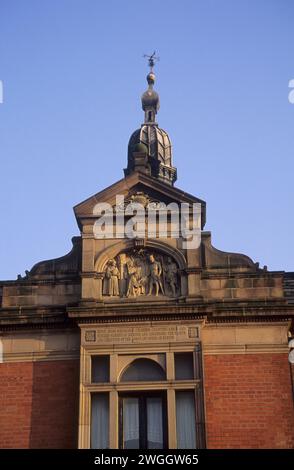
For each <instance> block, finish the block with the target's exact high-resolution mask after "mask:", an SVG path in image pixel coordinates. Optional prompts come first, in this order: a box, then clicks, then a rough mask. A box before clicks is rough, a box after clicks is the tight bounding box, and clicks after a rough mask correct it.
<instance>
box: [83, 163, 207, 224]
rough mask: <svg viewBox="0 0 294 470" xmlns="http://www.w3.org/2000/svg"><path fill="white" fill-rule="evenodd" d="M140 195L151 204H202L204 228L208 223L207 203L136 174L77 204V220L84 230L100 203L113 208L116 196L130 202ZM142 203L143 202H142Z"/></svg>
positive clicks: (153, 179) (148, 177) (150, 178)
mask: <svg viewBox="0 0 294 470" xmlns="http://www.w3.org/2000/svg"><path fill="white" fill-rule="evenodd" d="M138 194H143V195H145V196H146V197H147V200H148V202H150V203H155V204H156V203H160V202H163V203H165V204H169V203H171V202H176V203H178V204H181V203H188V204H193V203H198V204H201V221H202V228H203V227H204V225H205V222H206V202H205V201H203V200H201V199H199V198H196V197H195V196H192V195H191V194H189V193H186V192H184V191H182V190H180V189H178V188H175V187H171V186H168V185H166V184H164V183H161V182H160V181H158V180H157V179H155V178H153V177H150V176H147V175H144V174H142V173H137V172H134V173H132V174H131V175H130V176H128V177H126V178H124V179H122V180H120V181H118V182H116V183H114V184H113V185H111V186H109V187H108V188H106V189H104V190H102V191H101V192H99V193H97V194H94V195H93V196H91V197H90V198H88V199H86V200H85V201H83V202H81V203H80V204H77V205H76V206H75V207H74V213H75V216H76V219H77V223H78V225H79V228H80V229H81V228H82V225H83V219H84V220H85V219H87V220H89V219H91V218H95V217H96V216H95V215H94V213H93V212H94V208H95V206H96V204H98V203H108V204H110V205H111V206H115V204H116V196H117V195H122V196H124V198H125V200H126V201H130V200H131V198H132V197H134V196H135V195H138ZM140 202H141V201H140Z"/></svg>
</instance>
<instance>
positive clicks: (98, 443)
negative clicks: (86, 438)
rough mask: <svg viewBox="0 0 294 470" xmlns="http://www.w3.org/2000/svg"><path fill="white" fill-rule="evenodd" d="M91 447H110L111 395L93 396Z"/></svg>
mask: <svg viewBox="0 0 294 470" xmlns="http://www.w3.org/2000/svg"><path fill="white" fill-rule="evenodd" d="M91 408H92V409H91V449H108V448H109V395H108V393H93V394H92V396H91Z"/></svg>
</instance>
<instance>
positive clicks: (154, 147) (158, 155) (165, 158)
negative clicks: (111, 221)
mask: <svg viewBox="0 0 294 470" xmlns="http://www.w3.org/2000/svg"><path fill="white" fill-rule="evenodd" d="M154 81H155V75H154V73H153V72H150V73H149V74H148V75H147V82H148V89H147V90H146V91H145V92H144V93H143V95H142V109H143V111H144V113H145V122H144V124H142V126H141V128H140V129H137V130H135V132H133V134H132V135H131V137H130V140H129V145H128V167H127V168H126V169H125V174H126V175H129V174H130V173H132V172H133V171H143V172H144V173H148V174H150V175H151V176H154V177H156V178H158V179H160V180H161V181H163V182H165V183H167V184H171V185H173V184H174V182H175V181H176V179H177V170H176V168H175V167H173V166H172V145H171V141H170V138H169V135H168V134H167V132H166V131H165V130H163V129H161V128H160V127H158V124H157V123H156V122H155V116H156V114H157V111H158V110H159V96H158V94H157V93H156V91H154V90H153V85H154ZM144 155H145V159H144Z"/></svg>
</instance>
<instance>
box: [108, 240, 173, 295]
mask: <svg viewBox="0 0 294 470" xmlns="http://www.w3.org/2000/svg"><path fill="white" fill-rule="evenodd" d="M103 295H104V296H110V297H118V296H120V297H127V298H136V297H140V296H152V295H154V296H156V297H157V296H158V295H166V296H170V297H177V296H178V295H180V279H179V269H178V266H177V263H176V262H175V261H174V260H173V259H172V258H171V257H170V256H166V255H164V254H161V253H158V252H150V251H149V250H148V249H145V248H134V249H133V250H131V251H128V252H125V253H120V254H119V255H118V256H116V258H115V259H110V260H109V261H108V262H107V264H106V267H105V270H104V279H103Z"/></svg>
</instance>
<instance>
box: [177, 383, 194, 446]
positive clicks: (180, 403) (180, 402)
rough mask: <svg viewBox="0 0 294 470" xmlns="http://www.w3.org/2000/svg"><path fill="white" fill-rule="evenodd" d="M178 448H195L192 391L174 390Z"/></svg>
mask: <svg viewBox="0 0 294 470" xmlns="http://www.w3.org/2000/svg"><path fill="white" fill-rule="evenodd" d="M176 417H177V442H178V445H177V447H178V449H195V447H196V431H195V398H194V392H193V391H191V392H190V391H189V392H188V391H187V392H176Z"/></svg>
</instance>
